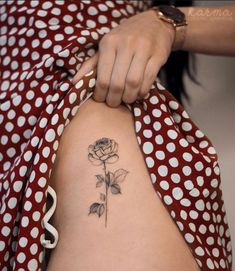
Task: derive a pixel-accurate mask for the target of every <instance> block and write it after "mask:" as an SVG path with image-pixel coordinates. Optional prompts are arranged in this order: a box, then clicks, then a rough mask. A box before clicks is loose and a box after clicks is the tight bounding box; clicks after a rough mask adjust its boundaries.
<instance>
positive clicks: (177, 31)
mask: <svg viewBox="0 0 235 271" xmlns="http://www.w3.org/2000/svg"><path fill="white" fill-rule="evenodd" d="M152 9H153V10H154V12H155V13H156V16H157V18H158V19H159V20H161V21H162V22H163V23H164V24H165V25H168V26H170V27H172V28H173V30H174V39H173V42H172V47H171V50H172V51H177V50H182V48H184V42H185V38H186V30H187V20H186V16H185V13H184V12H183V10H181V9H179V8H176V7H174V6H167V5H160V6H154V7H152Z"/></svg>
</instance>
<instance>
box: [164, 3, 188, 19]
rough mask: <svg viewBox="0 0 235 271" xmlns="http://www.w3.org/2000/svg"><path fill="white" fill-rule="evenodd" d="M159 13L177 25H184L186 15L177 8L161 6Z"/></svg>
mask: <svg viewBox="0 0 235 271" xmlns="http://www.w3.org/2000/svg"><path fill="white" fill-rule="evenodd" d="M159 11H161V12H162V14H163V15H165V16H166V17H169V18H170V19H172V20H173V21H174V22H175V23H182V22H184V20H185V14H184V13H183V12H181V10H179V9H177V8H175V7H172V6H165V5H160V6H159Z"/></svg>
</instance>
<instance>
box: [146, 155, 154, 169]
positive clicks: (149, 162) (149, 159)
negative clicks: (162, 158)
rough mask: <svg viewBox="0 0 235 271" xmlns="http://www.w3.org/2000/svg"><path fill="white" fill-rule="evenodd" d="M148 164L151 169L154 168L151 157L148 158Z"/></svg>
mask: <svg viewBox="0 0 235 271" xmlns="http://www.w3.org/2000/svg"><path fill="white" fill-rule="evenodd" d="M146 163H147V165H148V167H149V168H152V167H153V166H154V160H153V159H152V158H151V157H147V158H146Z"/></svg>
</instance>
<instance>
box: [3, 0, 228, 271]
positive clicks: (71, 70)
mask: <svg viewBox="0 0 235 271" xmlns="http://www.w3.org/2000/svg"><path fill="white" fill-rule="evenodd" d="M150 4H151V3H150V1H132V0H129V1H92V2H91V3H89V1H83V2H82V1H79V0H74V1H63V0H59V1H56V0H55V1H54V0H51V1H36V0H35V1H23V0H22V1H14V0H13V1H10V0H8V1H0V44H1V48H0V50H1V51H0V65H1V66H0V199H1V201H0V209H1V212H0V262H1V263H0V268H1V270H4V271H6V270H22V271H23V270H40V269H41V267H42V262H43V259H44V255H45V254H44V252H45V251H44V248H43V246H42V240H43V239H44V238H45V236H44V234H45V229H44V227H43V223H42V219H43V217H44V215H45V212H46V200H47V187H48V179H49V176H50V173H51V169H52V166H53V162H54V161H55V158H56V151H57V149H58V146H59V139H60V136H61V134H62V133H63V130H64V127H65V126H66V125H67V124H69V122H70V120H71V119H72V118H73V116H74V115H75V114H76V113H77V110H78V107H79V105H81V102H82V101H84V99H85V98H86V97H87V98H89V96H87V95H90V96H91V95H92V91H93V90H94V86H95V82H96V70H95V69H94V70H93V71H92V72H90V73H89V74H87V76H84V78H83V79H81V80H80V81H79V82H78V83H77V84H76V86H73V84H72V83H71V79H72V77H73V75H74V74H75V73H76V71H77V70H78V68H79V67H80V65H81V63H82V62H83V61H84V60H86V59H87V58H89V57H90V56H91V55H93V54H94V53H95V52H96V49H97V44H98V42H99V40H100V39H101V38H102V36H103V35H104V34H105V33H107V32H109V31H110V30H111V29H112V28H113V27H115V26H117V25H118V24H119V23H120V20H121V19H123V18H128V17H130V16H132V15H134V14H136V13H138V12H141V11H144V10H146V9H147V8H149V7H150ZM127 107H128V108H129V109H130V111H131V112H132V113H133V116H134V121H135V129H136V136H137V139H138V142H139V146H140V148H141V150H142V153H143V155H144V158H145V161H146V166H147V168H148V170H149V174H150V177H151V180H152V183H153V187H154V189H155V190H156V193H157V194H158V195H159V197H160V198H161V200H162V203H163V204H164V206H165V207H166V209H167V211H168V212H169V214H170V215H171V217H172V219H173V221H174V222H175V223H176V225H177V227H178V229H179V231H180V232H181V234H182V236H183V237H184V239H185V241H186V243H187V244H188V246H189V247H190V249H191V251H192V254H193V256H194V257H195V259H196V261H197V263H198V265H199V266H200V268H201V270H205V271H207V270H218V271H219V270H227V271H229V270H230V271H231V266H232V251H231V240H230V233H229V228H228V224H227V220H226V213H225V208H224V203H223V199H222V193H221V185H220V184H221V181H220V169H219V165H218V161H217V155H216V152H215V150H214V148H213V146H212V144H211V142H210V141H209V139H208V138H207V137H206V136H205V135H204V134H203V133H202V132H201V131H200V130H199V129H198V127H197V126H196V125H195V124H194V123H193V122H192V120H191V119H190V117H189V116H188V114H187V113H186V112H185V110H184V109H183V108H182V107H181V106H180V105H179V104H178V102H177V101H176V100H175V99H174V97H172V95H171V94H170V93H169V91H167V90H166V89H164V87H163V86H162V85H161V84H160V83H159V82H158V81H157V80H156V81H155V82H154V84H153V85H152V88H151V91H150V93H149V94H148V95H147V96H146V97H145V99H144V101H142V102H135V103H133V104H131V105H127Z"/></svg>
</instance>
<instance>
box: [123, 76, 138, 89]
mask: <svg viewBox="0 0 235 271" xmlns="http://www.w3.org/2000/svg"><path fill="white" fill-rule="evenodd" d="M126 83H127V85H128V86H131V87H133V88H136V87H138V85H139V83H140V81H139V79H136V78H127V79H126Z"/></svg>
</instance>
